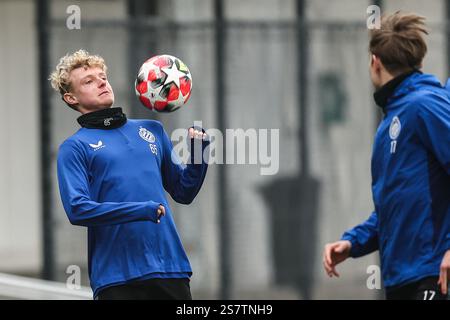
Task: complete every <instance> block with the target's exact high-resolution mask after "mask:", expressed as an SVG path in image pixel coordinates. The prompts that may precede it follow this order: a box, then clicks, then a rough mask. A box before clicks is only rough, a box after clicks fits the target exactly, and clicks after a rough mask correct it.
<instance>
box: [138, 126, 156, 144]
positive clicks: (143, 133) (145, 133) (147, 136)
mask: <svg viewBox="0 0 450 320" xmlns="http://www.w3.org/2000/svg"><path fill="white" fill-rule="evenodd" d="M139 136H140V137H141V138H142V139H144V140H145V141H147V142H150V143H153V142H155V140H156V139H155V136H154V135H153V133H151V131H149V130H147V129H145V128H142V127H140V128H139Z"/></svg>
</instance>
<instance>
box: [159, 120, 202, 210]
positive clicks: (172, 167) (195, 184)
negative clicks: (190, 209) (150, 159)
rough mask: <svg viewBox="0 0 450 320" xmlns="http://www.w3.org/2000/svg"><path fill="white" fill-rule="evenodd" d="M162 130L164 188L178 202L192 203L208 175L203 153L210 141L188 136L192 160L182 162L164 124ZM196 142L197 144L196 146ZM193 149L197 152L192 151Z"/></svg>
mask: <svg viewBox="0 0 450 320" xmlns="http://www.w3.org/2000/svg"><path fill="white" fill-rule="evenodd" d="M161 130H162V132H161V136H162V137H163V159H162V166H161V171H162V179H163V185H164V189H165V190H166V191H167V192H168V193H169V194H170V196H171V197H172V199H173V200H175V201H176V202H178V203H181V204H190V203H191V202H192V201H193V200H194V198H195V197H196V195H197V194H198V192H199V191H200V188H201V186H202V184H203V180H204V179H205V176H206V171H207V169H208V163H207V161H205V160H206V159H204V157H203V154H204V151H205V148H206V147H207V146H208V145H209V141H208V140H197V139H190V138H189V137H188V138H187V140H188V143H189V144H188V146H190V148H189V151H190V161H189V163H187V164H182V163H181V160H180V158H179V157H178V156H177V154H176V152H175V151H174V150H173V145H172V142H171V141H170V139H169V137H168V136H167V133H166V132H165V131H164V129H163V128H162V126H161ZM194 143H195V144H197V145H196V147H195V148H194ZM193 149H194V150H195V151H196V152H192V151H193Z"/></svg>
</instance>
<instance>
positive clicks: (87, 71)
mask: <svg viewBox="0 0 450 320" xmlns="http://www.w3.org/2000/svg"><path fill="white" fill-rule="evenodd" d="M98 74H106V72H105V70H103V69H102V68H100V67H88V66H82V67H79V68H76V69H73V70H72V72H71V73H70V75H71V76H75V77H78V78H84V77H87V76H90V75H98Z"/></svg>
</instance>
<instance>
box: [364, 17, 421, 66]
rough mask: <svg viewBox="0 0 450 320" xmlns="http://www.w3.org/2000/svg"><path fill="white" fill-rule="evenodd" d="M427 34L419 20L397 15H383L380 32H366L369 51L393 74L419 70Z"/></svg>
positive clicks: (418, 18) (377, 30)
mask: <svg viewBox="0 0 450 320" xmlns="http://www.w3.org/2000/svg"><path fill="white" fill-rule="evenodd" d="M427 34H428V31H427V29H426V27H425V18H424V17H422V16H419V15H416V14H413V13H403V12H401V11H397V12H395V13H394V14H390V15H383V17H382V19H381V28H380V29H373V30H371V32H370V44H369V51H370V52H371V53H372V54H374V55H376V56H377V57H379V58H380V60H381V62H382V63H383V65H384V66H385V68H386V70H387V71H389V72H391V73H393V74H397V73H401V72H405V71H407V70H410V69H420V68H421V65H422V61H423V58H424V57H425V54H426V53H427V44H426V43H425V40H424V37H423V36H424V35H427Z"/></svg>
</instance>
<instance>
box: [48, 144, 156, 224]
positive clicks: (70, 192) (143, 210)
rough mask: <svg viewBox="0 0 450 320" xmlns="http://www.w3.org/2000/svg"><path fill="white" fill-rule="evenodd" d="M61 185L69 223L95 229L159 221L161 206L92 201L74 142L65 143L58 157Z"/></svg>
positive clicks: (84, 163)
mask: <svg viewBox="0 0 450 320" xmlns="http://www.w3.org/2000/svg"><path fill="white" fill-rule="evenodd" d="M57 170H58V183H59V191H60V195H61V200H62V203H63V206H64V209H65V211H66V213H67V216H68V218H69V220H70V222H71V223H72V224H74V225H79V226H85V227H95V226H107V225H114V224H120V223H127V222H133V221H144V220H148V221H153V222H158V220H159V214H160V213H161V212H160V211H161V208H160V205H161V204H160V203H158V202H154V201H146V202H102V203H99V202H95V201H93V200H91V198H90V192H89V176H88V169H87V161H86V157H85V155H84V154H83V151H82V150H81V149H80V147H79V146H77V145H76V143H75V142H73V141H70V142H65V143H64V144H63V145H62V146H61V148H60V150H59V154H58V161H57Z"/></svg>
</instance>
